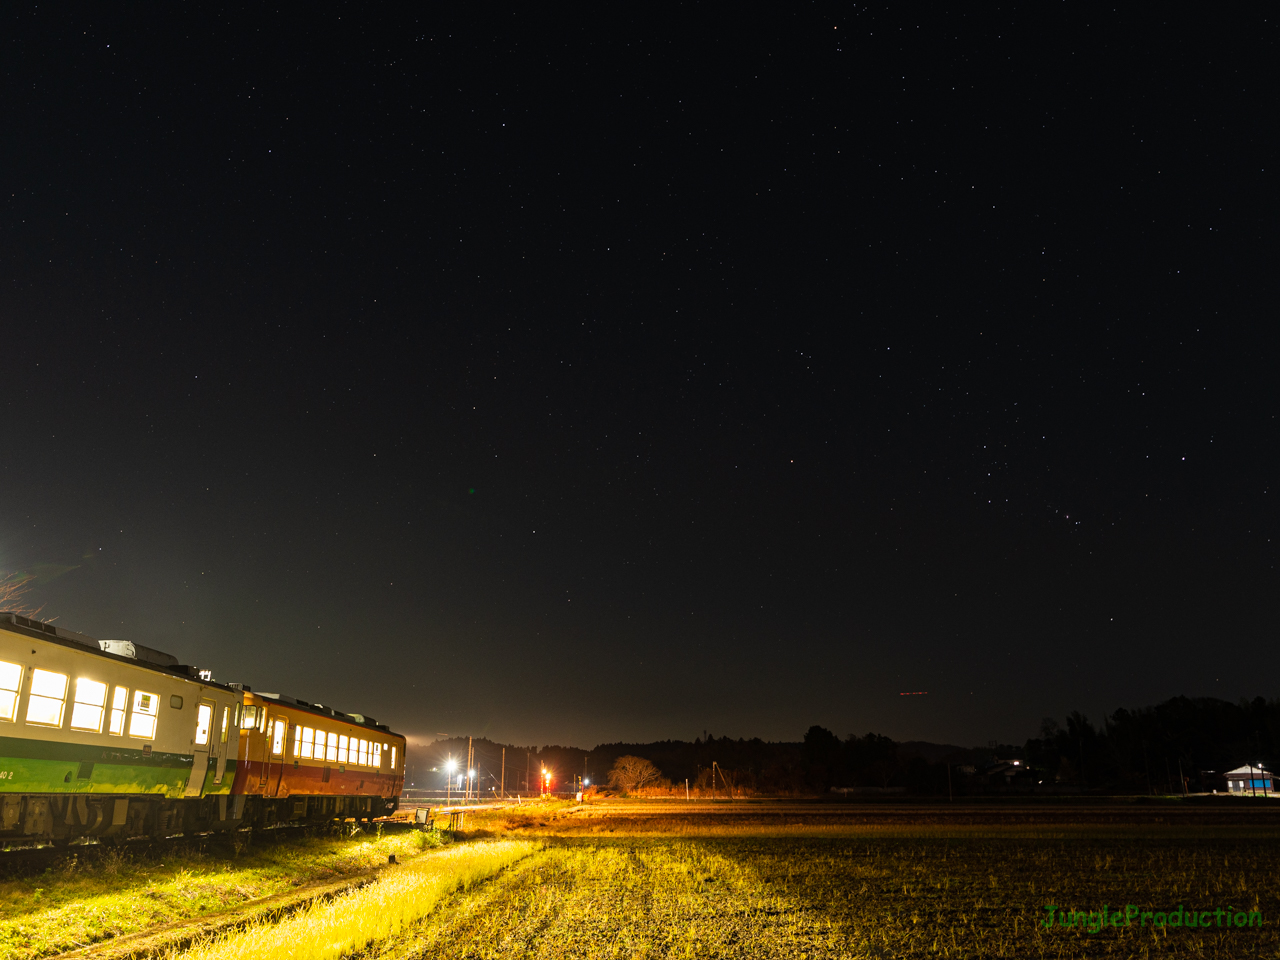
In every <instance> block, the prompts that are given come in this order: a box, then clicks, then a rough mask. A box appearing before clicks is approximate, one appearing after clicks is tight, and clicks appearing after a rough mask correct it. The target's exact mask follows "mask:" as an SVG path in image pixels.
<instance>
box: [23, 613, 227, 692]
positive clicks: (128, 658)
mask: <svg viewBox="0 0 1280 960" xmlns="http://www.w3.org/2000/svg"><path fill="white" fill-rule="evenodd" d="M0 628H3V629H6V630H10V631H12V632H13V633H18V634H22V635H23V636H28V637H36V638H38V639H40V640H44V641H47V642H49V643H56V644H58V645H60V646H64V647H74V648H76V649H78V650H81V651H83V652H85V653H92V654H95V655H97V656H100V657H106V658H107V659H109V660H116V661H122V662H125V663H129V662H132V663H134V664H136V665H137V666H140V667H145V668H146V669H148V670H157V671H160V672H162V673H169V674H174V675H176V676H179V677H183V678H185V679H187V680H193V681H195V682H197V683H205V684H210V685H211V686H215V687H223V688H224V689H227V690H230V689H233V688H234V686H235V685H234V684H229V683H220V682H219V681H217V680H214V679H213V675H212V673H210V671H209V670H207V669H204V668H202V667H193V666H191V665H190V664H185V663H179V662H178V658H177V657H175V656H174V655H173V654H171V653H165V652H163V651H161V650H155V649H153V648H151V647H145V646H143V645H142V644H140V643H134V642H133V641H132V640H99V639H97V638H96V637H91V636H89V635H88V634H85V633H76V632H75V631H74V630H67V629H64V628H62V627H55V626H54V625H53V624H52V623H44V622H42V621H40V620H33V619H31V618H30V617H24V616H23V615H22V614H20V613H13V612H12V611H5V610H0Z"/></svg>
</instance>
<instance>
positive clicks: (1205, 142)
mask: <svg viewBox="0 0 1280 960" xmlns="http://www.w3.org/2000/svg"><path fill="white" fill-rule="evenodd" d="M1257 13H1258V12H1257V11H1253V12H1250V11H1246V10H1237V11H1232V12H1226V13H1222V12H1219V13H1213V14H1208V15H1206V14H1205V12H1204V11H1191V10H1187V11H1173V10H1161V11H1159V12H1157V13H1151V12H1150V11H1132V12H1126V11H1124V10H1121V11H1119V12H1116V11H1103V10H1093V9H1091V10H1088V11H1085V10H1083V9H1081V8H1076V7H1071V6H1069V5H1068V6H1063V5H1059V6H1056V7H1052V8H1046V7H1044V6H1043V5H1032V4H1015V5H1012V6H1010V5H1002V6H1001V7H1000V8H998V9H995V8H989V9H986V10H977V9H973V8H972V5H968V6H963V5H962V6H950V7H948V6H943V5H930V6H925V7H918V8H914V9H905V8H900V7H899V6H897V5H891V6H885V5H883V4H882V5H866V4H858V5H839V6H837V5H832V6H822V5H791V6H787V7H780V8H778V9H775V10H764V9H761V10H756V11H754V12H753V11H748V10H746V9H745V8H744V9H741V10H725V9H723V8H721V9H713V8H711V7H707V6H701V5H686V6H682V7H672V8H664V9H653V10H640V11H636V12H634V13H632V14H631V15H630V16H627V17H623V16H621V15H620V14H618V13H617V12H616V11H606V10H600V11H594V12H592V13H591V14H590V15H589V16H584V15H583V14H582V12H581V11H579V10H576V9H575V10H574V11H572V12H565V13H560V12H557V11H553V10H547V9H543V10H534V9H528V8H521V9H517V10H511V9H505V10H504V9H500V8H489V9H484V10H477V11H475V12H471V11H466V10H460V9H455V8H450V9H448V10H436V9H434V8H432V9H428V8H421V9H417V10H412V9H409V8H407V7H406V8H403V9H400V8H397V9H392V8H389V7H383V8H377V9H374V8H370V7H369V6H368V5H365V4H323V5H318V6H313V7H308V8H306V9H301V8H298V9H292V10H282V11H273V10H267V9H264V8H262V7H260V6H250V7H246V8H235V7H232V6H219V7H210V6H206V7H200V6H193V5H179V4H161V5H150V6H146V5H138V6H135V7H131V8H129V9H116V10H106V9H104V8H101V7H100V6H98V5H91V4H78V5H77V4H68V5H63V6H59V7H57V8H52V7H46V6H44V5H39V6H37V5H34V4H18V5H13V6H10V7H9V8H7V10H6V12H5V14H4V16H5V18H6V19H7V25H6V27H5V29H4V31H3V32H2V33H0V37H2V39H0V43H3V45H4V56H3V57H2V58H0V70H2V71H3V78H4V80H3V82H4V96H3V99H2V101H0V115H2V117H3V129H4V131H5V133H4V140H5V149H4V150H3V151H2V152H0V173H2V175H3V184H2V185H3V188H4V189H3V199H4V208H3V216H2V217H0V353H2V355H3V384H4V388H3V391H2V392H0V418H2V419H0V424H2V425H3V429H2V433H3V437H4V441H5V442H4V448H5V455H4V457H3V458H2V459H0V570H16V571H25V572H28V573H32V574H34V575H35V577H36V579H35V581H34V584H35V589H34V591H33V594H32V598H33V599H34V600H35V601H36V602H37V603H42V604H44V615H45V616H51V617H57V618H58V619H57V621H56V622H57V623H58V624H59V625H60V626H65V627H69V628H71V629H75V630H80V631H83V632H86V633H89V634H91V635H94V636H98V637H125V638H129V639H134V640H137V641H140V642H143V643H146V644H149V645H151V646H155V647H158V648H160V649H163V650H167V651H170V652H173V653H174V654H176V655H177V656H179V657H180V658H181V659H183V660H184V662H192V663H197V664H199V665H202V666H208V667H211V668H212V669H213V670H214V674H215V676H216V677H218V678H219V679H222V680H228V681H230V680H235V681H242V682H247V683H249V684H251V685H252V686H253V687H254V688H255V689H258V690H268V691H280V692H284V693H289V694H292V695H295V696H298V697H302V698H304V699H310V700H317V701H322V702H324V703H330V704H333V705H335V706H337V707H338V708H339V709H346V710H349V711H359V712H363V713H366V714H371V715H373V716H375V717H377V718H378V719H379V720H380V721H385V722H389V723H391V724H392V725H393V726H394V727H395V728H396V729H398V730H401V731H403V732H405V733H408V734H410V735H411V736H414V737H419V738H426V739H431V738H433V737H434V736H436V735H438V734H450V735H467V734H475V735H477V736H488V737H492V738H495V739H499V740H504V741H507V742H515V743H564V744H574V745H579V746H588V747H589V746H592V745H594V744H596V743H600V742H608V741H618V740H628V741H647V740H655V739H661V738H667V737H671V738H683V739H693V737H695V736H699V735H701V734H702V733H703V731H708V730H709V731H710V732H711V733H712V734H713V735H715V736H724V735H729V736H734V737H738V736H743V737H751V736H761V737H765V738H768V739H788V740H794V739H799V737H800V736H801V734H802V733H803V731H804V730H805V729H806V728H807V727H808V726H809V725H810V724H814V723H818V724H822V725H824V726H827V727H829V728H830V729H832V730H834V731H835V732H837V733H838V734H840V735H841V736H843V735H845V734H848V733H851V732H856V733H859V734H862V733H866V732H867V731H869V730H874V731H876V732H879V733H884V734H888V735H890V736H893V737H896V738H899V739H908V738H917V739H930V740H936V741H945V742H953V743H960V744H962V745H973V744H977V743H985V742H987V741H988V740H992V739H1000V740H1004V741H1010V740H1011V741H1015V742H1020V741H1021V740H1023V739H1025V738H1026V737H1028V736H1032V735H1034V734H1035V733H1036V730H1037V729H1038V726H1039V722H1040V719H1041V718H1042V717H1045V716H1057V717H1061V716H1062V715H1063V714H1064V713H1065V712H1067V711H1069V710H1072V709H1079V710H1082V711H1084V712H1086V713H1088V714H1089V715H1090V716H1091V717H1092V718H1093V719H1095V720H1100V719H1101V715H1102V714H1103V712H1105V711H1109V710H1113V709H1115V708H1116V707H1119V706H1130V707H1132V706H1139V705H1143V704H1147V703H1153V702H1156V701H1158V700H1161V699H1164V698H1167V697H1170V696H1174V695H1178V694H1186V695H1188V696H1206V695H1207V696H1219V697H1224V698H1227V699H1235V698H1237V697H1239V696H1250V697H1252V696H1256V695H1259V694H1261V695H1265V696H1275V695H1276V694H1277V690H1276V689H1275V686H1274V677H1275V675H1276V670H1275V668H1276V667H1277V666H1278V665H1280V654H1277V645H1276V642H1275V641H1276V639H1277V627H1278V626H1280V607H1278V605H1277V603H1276V601H1277V590H1276V567H1275V561H1276V545H1275V544H1274V543H1273V537H1274V536H1275V535H1276V534H1277V532H1278V531H1277V527H1276V511H1275V509H1274V507H1273V502H1274V500H1275V498H1276V497H1277V495H1278V494H1280V491H1278V490H1276V489H1275V488H1274V484H1275V482H1276V468H1277V466H1278V465H1280V463H1278V457H1277V448H1276V440H1277V426H1276V419H1275V417H1276V411H1277V402H1276V401H1277V396H1276V386H1275V384H1276V374H1275V354H1274V349H1273V343H1274V340H1275V334H1274V328H1275V316H1276V307H1275V304H1276V299H1277V297H1276V294H1277V290H1276V286H1277V284H1276V263H1277V243H1276V222H1277V216H1276V215H1277V211H1278V204H1277V193H1276V169H1277V157H1276V156H1275V153H1276V137H1275V132H1274V110H1273V107H1274V104H1273V101H1272V100H1271V99H1270V97H1269V96H1267V95H1265V94H1264V90H1265V85H1266V81H1267V79H1268V78H1269V75H1270V74H1271V73H1272V72H1273V68H1274V63H1275V60H1276V56H1277V47H1276V42H1275V41H1276V24H1275V19H1274V18H1273V17H1268V18H1264V17H1262V16H1260V15H1256V14H1257ZM615 15H617V19H609V18H610V17H611V16H615ZM1184 17H1185V18H1184ZM917 691H919V692H921V693H922V694H923V695H918V696H910V697H907V696H902V695H901V694H903V693H905V692H917ZM926 691H927V693H924V692H926Z"/></svg>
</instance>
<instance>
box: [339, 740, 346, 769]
mask: <svg viewBox="0 0 1280 960" xmlns="http://www.w3.org/2000/svg"><path fill="white" fill-rule="evenodd" d="M338 762H339V763H346V762H347V738H346V737H343V736H339V737H338Z"/></svg>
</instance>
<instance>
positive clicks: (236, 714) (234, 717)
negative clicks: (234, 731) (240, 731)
mask: <svg viewBox="0 0 1280 960" xmlns="http://www.w3.org/2000/svg"><path fill="white" fill-rule="evenodd" d="M231 723H232V725H234V726H237V727H238V726H240V704H238V703H237V704H236V705H235V709H233V710H232V711H231Z"/></svg>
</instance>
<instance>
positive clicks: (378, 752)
mask: <svg viewBox="0 0 1280 960" xmlns="http://www.w3.org/2000/svg"><path fill="white" fill-rule="evenodd" d="M382 747H383V745H382V744H381V743H375V744H373V755H372V756H371V757H370V758H369V765H370V766H373V767H381V766H382Z"/></svg>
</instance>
